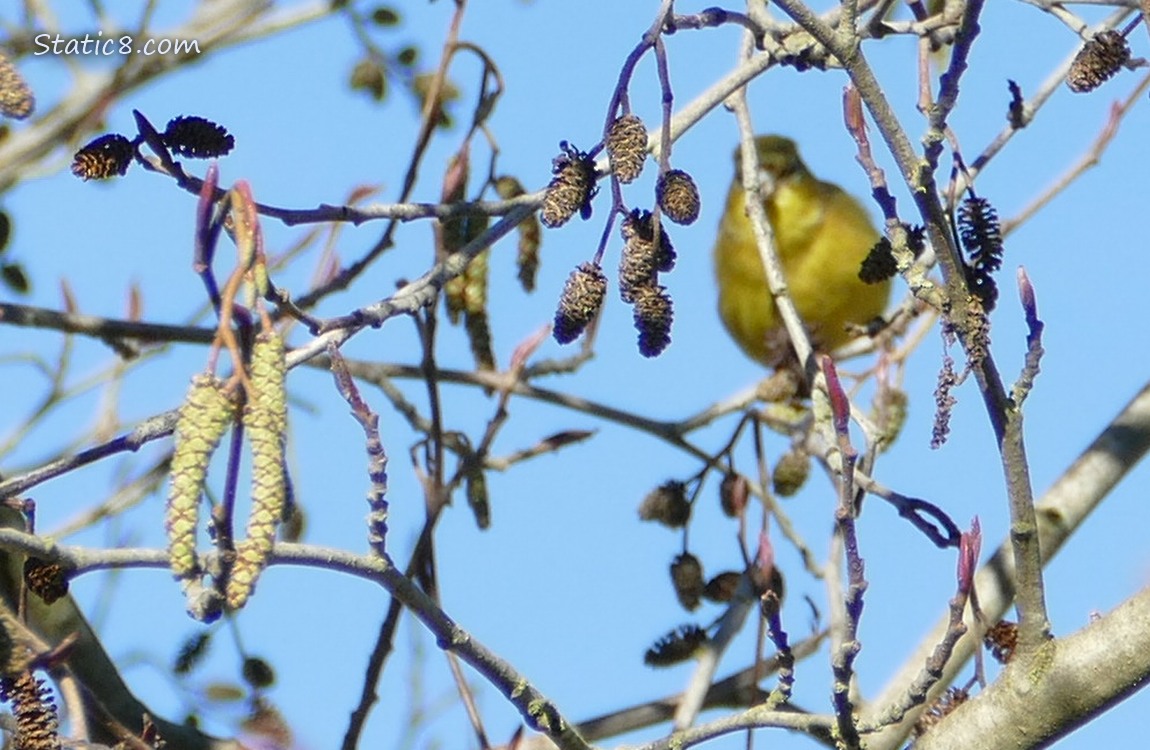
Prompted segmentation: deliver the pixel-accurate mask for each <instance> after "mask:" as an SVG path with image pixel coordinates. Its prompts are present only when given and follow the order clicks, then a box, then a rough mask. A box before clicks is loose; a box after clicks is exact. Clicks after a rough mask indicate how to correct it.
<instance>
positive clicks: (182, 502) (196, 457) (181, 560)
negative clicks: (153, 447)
mask: <svg viewBox="0 0 1150 750" xmlns="http://www.w3.org/2000/svg"><path fill="white" fill-rule="evenodd" d="M235 416H236V402H235V400H234V399H232V398H231V397H230V396H229V395H228V393H227V392H226V391H225V390H224V385H223V382H222V381H220V380H219V379H218V378H216V377H214V376H211V375H205V374H202V373H201V374H199V375H196V376H195V377H193V378H192V385H191V387H190V388H189V389H188V395H187V397H186V398H185V399H184V403H183V405H182V406H181V407H180V414H179V418H178V419H177V420H176V431H175V451H174V452H173V454H172V473H171V485H170V486H169V487H168V504H167V509H166V515H165V520H164V527H165V528H166V529H167V532H168V556H169V560H170V563H171V568H172V573H173V574H174V575H175V576H176V577H177V578H188V577H190V576H192V575H193V574H194V573H195V570H196V525H197V520H198V516H199V508H200V492H201V491H202V490H203V486H204V477H205V476H206V475H207V471H208V464H209V463H211V460H212V453H213V452H215V450H216V447H217V446H218V445H219V444H220V440H221V439H222V438H223V436H224V433H225V432H227V430H228V427H229V426H230V425H231V424H232V421H233V420H234V419H235Z"/></svg>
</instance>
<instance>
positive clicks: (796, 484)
mask: <svg viewBox="0 0 1150 750" xmlns="http://www.w3.org/2000/svg"><path fill="white" fill-rule="evenodd" d="M810 473H811V457H810V456H809V455H807V454H806V453H805V452H803V451H800V450H790V451H787V452H786V453H784V454H783V456H782V458H780V459H779V462H778V463H777V464H775V470H774V472H772V474H771V484H772V485H773V486H774V488H775V494H776V495H778V496H779V497H791V496H792V495H794V494H795V493H796V492H798V491H799V490H800V489H802V487H803V485H804V484H806V482H807V477H808V476H810Z"/></svg>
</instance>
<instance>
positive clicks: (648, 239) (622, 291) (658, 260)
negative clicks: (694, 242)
mask: <svg viewBox="0 0 1150 750" xmlns="http://www.w3.org/2000/svg"><path fill="white" fill-rule="evenodd" d="M619 232H620V234H622V235H623V252H622V254H621V256H620V258H619V296H620V297H621V298H622V300H623V301H624V302H626V303H628V304H634V302H635V299H636V295H637V293H638V290H640V289H643V288H645V287H653V286H655V284H656V283H657V282H658V274H659V273H660V272H664V273H665V272H668V271H670V270H671V269H672V268H674V267H675V248H674V247H672V246H671V238H670V237H668V236H667V233H666V232H665V231H663V227H662V226H660V227H659V245H658V247H656V246H655V229H654V226H653V222H652V218H651V212H650V211H640V210H639V209H635V210H634V211H632V212H631V213H630V214H628V215H627V218H625V219H623V224H622V225H621V226H620V228H619Z"/></svg>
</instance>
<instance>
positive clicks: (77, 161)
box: [72, 133, 133, 181]
mask: <svg viewBox="0 0 1150 750" xmlns="http://www.w3.org/2000/svg"><path fill="white" fill-rule="evenodd" d="M132 153H133V147H132V142H131V141H129V140H128V139H127V138H125V137H124V136H122V135H120V134H119V133H109V134H108V135H102V136H100V137H99V138H96V139H95V140H92V141H89V142H88V143H87V144H86V145H85V146H84V147H83V148H82V149H80V150H79V151H77V152H76V155H75V156H74V157H72V174H74V175H76V176H77V177H79V178H80V179H82V180H85V181H86V180H106V179H108V178H109V177H114V176H116V175H120V176H123V175H124V173H125V172H127V171H128V166H129V165H131V163H132Z"/></svg>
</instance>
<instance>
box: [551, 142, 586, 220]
mask: <svg viewBox="0 0 1150 750" xmlns="http://www.w3.org/2000/svg"><path fill="white" fill-rule="evenodd" d="M563 145H564V146H565V148H564V153H563V155H561V156H559V157H558V158H557V159H555V163H554V166H553V168H552V171H553V172H554V174H555V176H554V177H553V178H552V179H551V182H550V183H549V184H548V185H547V192H546V193H544V195H543V210H542V211H541V212H540V219H542V221H543V224H544V225H545V226H548V227H550V228H552V229H555V228H557V227H561V226H563V225H564V224H566V223H567V222H568V221H569V220H570V219H571V217H572V216H574V215H575V212H576V211H579V212H583V213H584V214H587V215H589V213H588V210H587V209H588V208H589V207H590V205H591V198H592V196H593V195H594V188H595V162H593V161H592V160H591V159H590V158H588V156H587V154H585V153H583V152H582V151H579V150H577V149H575V148H572V147H569V146H566V144H563Z"/></svg>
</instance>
